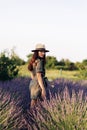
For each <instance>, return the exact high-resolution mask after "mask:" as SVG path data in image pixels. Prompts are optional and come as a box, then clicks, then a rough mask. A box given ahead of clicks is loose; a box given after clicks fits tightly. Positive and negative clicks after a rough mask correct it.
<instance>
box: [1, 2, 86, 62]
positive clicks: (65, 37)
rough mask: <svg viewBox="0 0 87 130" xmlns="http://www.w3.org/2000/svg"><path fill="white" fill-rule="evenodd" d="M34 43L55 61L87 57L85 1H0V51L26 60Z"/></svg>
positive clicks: (79, 59) (33, 47)
mask: <svg viewBox="0 0 87 130" xmlns="http://www.w3.org/2000/svg"><path fill="white" fill-rule="evenodd" d="M37 43H43V44H45V46H46V49H48V50H50V52H48V53H47V55H50V56H55V57H56V58H57V60H58V61H59V60H61V59H69V60H70V61H72V62H77V61H83V60H84V59H87V0H0V53H1V52H3V51H4V50H8V51H10V50H11V49H12V48H14V50H15V52H16V53H17V55H18V56H19V57H20V58H22V59H24V60H27V55H28V54H30V53H32V52H31V50H32V49H35V45H36V44H37Z"/></svg>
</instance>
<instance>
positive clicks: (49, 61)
mask: <svg viewBox="0 0 87 130" xmlns="http://www.w3.org/2000/svg"><path fill="white" fill-rule="evenodd" d="M57 65H58V61H57V59H56V57H54V56H47V57H46V68H47V69H50V68H52V69H55V67H56V66H57Z"/></svg>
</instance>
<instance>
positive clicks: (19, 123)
mask: <svg viewBox="0 0 87 130" xmlns="http://www.w3.org/2000/svg"><path fill="white" fill-rule="evenodd" d="M29 82H30V79H29V78H27V77H25V78H23V77H22V78H16V79H13V80H11V81H6V82H0V130H87V81H86V80H85V81H79V82H74V81H70V80H66V79H55V80H54V81H52V82H49V85H48V90H49V93H48V95H47V98H46V99H45V100H44V101H43V102H41V101H39V103H38V104H37V105H36V106H35V108H33V109H30V107H29V104H30V94H29V88H28V86H29Z"/></svg>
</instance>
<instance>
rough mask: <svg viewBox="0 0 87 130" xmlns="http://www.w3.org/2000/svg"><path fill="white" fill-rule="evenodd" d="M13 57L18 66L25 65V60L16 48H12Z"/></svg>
mask: <svg viewBox="0 0 87 130" xmlns="http://www.w3.org/2000/svg"><path fill="white" fill-rule="evenodd" d="M10 57H11V59H12V61H13V62H14V64H16V65H17V66H20V65H24V64H25V61H24V60H23V59H21V58H20V57H19V56H18V55H17V54H16V53H15V51H14V48H13V49H12V50H11V56H10Z"/></svg>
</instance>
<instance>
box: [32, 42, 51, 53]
mask: <svg viewBox="0 0 87 130" xmlns="http://www.w3.org/2000/svg"><path fill="white" fill-rule="evenodd" d="M35 51H45V52H49V50H46V48H45V45H44V44H41V43H39V44H37V45H36V47H35V50H32V52H35Z"/></svg>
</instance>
